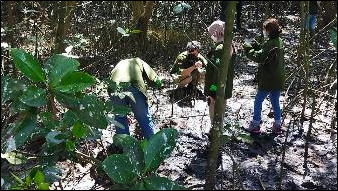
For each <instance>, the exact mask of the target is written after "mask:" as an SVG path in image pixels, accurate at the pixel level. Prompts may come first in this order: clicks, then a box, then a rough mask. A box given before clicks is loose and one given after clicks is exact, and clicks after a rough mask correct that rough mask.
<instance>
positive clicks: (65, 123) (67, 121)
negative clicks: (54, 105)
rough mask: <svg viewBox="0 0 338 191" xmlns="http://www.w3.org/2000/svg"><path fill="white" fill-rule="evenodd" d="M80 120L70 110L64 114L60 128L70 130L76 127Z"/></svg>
mask: <svg viewBox="0 0 338 191" xmlns="http://www.w3.org/2000/svg"><path fill="white" fill-rule="evenodd" d="M78 118H79V117H78V116H77V115H76V114H75V113H74V112H73V111H72V110H68V111H67V112H66V113H64V115H63V118H62V120H61V122H60V126H61V127H62V128H63V129H67V128H70V127H71V126H73V125H74V123H75V122H76V121H77V120H78Z"/></svg>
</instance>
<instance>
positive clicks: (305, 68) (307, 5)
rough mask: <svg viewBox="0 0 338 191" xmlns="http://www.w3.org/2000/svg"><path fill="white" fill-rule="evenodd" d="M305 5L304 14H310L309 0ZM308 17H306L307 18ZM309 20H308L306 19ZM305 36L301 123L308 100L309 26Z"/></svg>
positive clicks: (301, 44)
mask: <svg viewBox="0 0 338 191" xmlns="http://www.w3.org/2000/svg"><path fill="white" fill-rule="evenodd" d="M303 7H305V11H304V13H305V14H304V15H308V14H309V1H306V2H304V5H303ZM305 19H306V18H305ZM305 21H306V22H307V20H305ZM303 35H304V37H303V39H301V40H302V41H301V42H300V46H301V47H302V49H303V50H302V52H301V53H302V55H301V56H302V57H301V59H302V63H303V71H304V76H303V77H304V90H303V104H302V106H303V108H302V112H301V116H300V117H301V124H302V125H303V122H304V121H305V109H306V102H307V93H308V89H309V27H308V28H307V29H306V30H304V34H303Z"/></svg>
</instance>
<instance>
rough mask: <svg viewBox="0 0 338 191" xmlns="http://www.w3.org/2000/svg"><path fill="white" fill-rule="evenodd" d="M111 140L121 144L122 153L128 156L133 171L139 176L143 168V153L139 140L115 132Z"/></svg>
mask: <svg viewBox="0 0 338 191" xmlns="http://www.w3.org/2000/svg"><path fill="white" fill-rule="evenodd" d="M113 142H114V143H115V144H117V145H120V146H122V148H123V151H124V154H126V155H127V156H128V157H129V161H130V163H131V164H132V166H133V167H134V168H133V172H134V173H135V174H137V175H138V176H141V173H142V171H143V169H144V154H143V150H142V148H141V145H140V142H139V141H138V140H137V139H135V138H134V137H131V136H129V135H127V136H125V135H120V134H115V136H114V138H113Z"/></svg>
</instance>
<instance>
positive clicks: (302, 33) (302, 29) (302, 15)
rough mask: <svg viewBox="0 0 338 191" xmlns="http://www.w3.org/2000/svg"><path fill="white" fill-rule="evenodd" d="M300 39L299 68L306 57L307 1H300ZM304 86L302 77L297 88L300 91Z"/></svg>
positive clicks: (299, 78)
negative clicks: (302, 85)
mask: <svg viewBox="0 0 338 191" xmlns="http://www.w3.org/2000/svg"><path fill="white" fill-rule="evenodd" d="M300 18H301V22H300V38H299V47H298V60H297V66H298V67H300V66H301V65H302V61H303V59H304V55H305V52H304V51H305V48H304V44H305V32H306V31H305V22H306V15H305V1H300ZM301 84H302V75H300V76H299V77H298V80H297V88H298V89H300V87H301Z"/></svg>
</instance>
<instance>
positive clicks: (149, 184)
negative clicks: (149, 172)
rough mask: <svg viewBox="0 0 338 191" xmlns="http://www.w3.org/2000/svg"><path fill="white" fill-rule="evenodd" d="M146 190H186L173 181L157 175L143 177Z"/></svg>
mask: <svg viewBox="0 0 338 191" xmlns="http://www.w3.org/2000/svg"><path fill="white" fill-rule="evenodd" d="M144 182H145V184H144V187H145V188H146V189H147V190H186V188H184V187H182V186H180V185H178V184H176V183H175V182H173V181H171V180H169V179H167V178H164V177H159V176H150V177H147V178H145V179H144Z"/></svg>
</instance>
